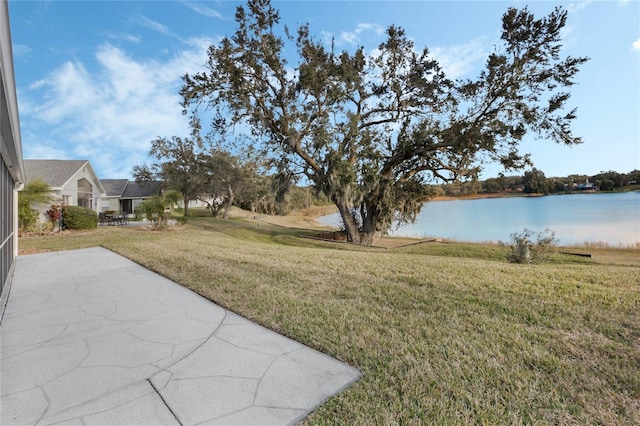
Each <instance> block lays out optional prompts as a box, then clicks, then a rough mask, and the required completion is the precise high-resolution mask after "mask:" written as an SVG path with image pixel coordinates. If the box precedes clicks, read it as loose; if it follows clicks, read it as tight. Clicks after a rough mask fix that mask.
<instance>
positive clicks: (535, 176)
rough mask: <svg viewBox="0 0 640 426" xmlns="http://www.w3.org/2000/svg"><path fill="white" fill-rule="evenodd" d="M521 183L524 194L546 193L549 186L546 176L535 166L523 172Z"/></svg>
mask: <svg viewBox="0 0 640 426" xmlns="http://www.w3.org/2000/svg"><path fill="white" fill-rule="evenodd" d="M522 185H523V186H524V192H525V193H526V194H548V193H549V186H548V183H547V178H546V177H545V175H544V173H543V172H542V171H541V170H538V169H536V168H535V167H534V168H533V169H531V170H530V171H527V172H524V176H523V178H522Z"/></svg>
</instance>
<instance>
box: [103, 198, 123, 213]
mask: <svg viewBox="0 0 640 426" xmlns="http://www.w3.org/2000/svg"><path fill="white" fill-rule="evenodd" d="M107 210H113V211H114V212H117V211H120V199H119V198H103V199H102V209H101V210H100V211H103V212H106V211H107Z"/></svg>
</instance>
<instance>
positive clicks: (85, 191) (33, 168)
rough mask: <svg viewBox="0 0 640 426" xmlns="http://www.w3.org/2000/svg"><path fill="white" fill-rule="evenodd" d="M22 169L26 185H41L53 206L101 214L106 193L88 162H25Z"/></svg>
mask: <svg viewBox="0 0 640 426" xmlns="http://www.w3.org/2000/svg"><path fill="white" fill-rule="evenodd" d="M24 168H25V174H26V179H27V184H28V183H29V182H32V181H33V180H34V179H41V180H42V181H44V182H45V183H46V184H47V185H49V187H50V188H51V192H52V194H53V196H54V203H56V204H60V205H63V206H82V207H86V208H88V209H91V210H93V211H95V212H96V213H99V212H100V210H101V208H102V197H103V196H104V195H105V190H104V188H103V186H102V183H101V182H100V179H98V177H97V176H96V174H95V172H94V171H93V168H92V167H91V164H90V163H89V160H24Z"/></svg>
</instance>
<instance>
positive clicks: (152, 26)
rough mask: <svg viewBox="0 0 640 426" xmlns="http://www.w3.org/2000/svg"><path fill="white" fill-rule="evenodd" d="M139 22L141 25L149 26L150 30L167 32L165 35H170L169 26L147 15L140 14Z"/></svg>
mask: <svg viewBox="0 0 640 426" xmlns="http://www.w3.org/2000/svg"><path fill="white" fill-rule="evenodd" d="M139 22H140V25H142V26H143V27H147V28H149V29H150V30H153V31H156V32H159V33H161V34H165V35H169V34H170V33H171V32H170V31H169V28H168V27H167V26H166V25H163V24H161V23H159V22H156V21H154V20H151V19H149V18H147V17H146V16H142V15H140V16H139Z"/></svg>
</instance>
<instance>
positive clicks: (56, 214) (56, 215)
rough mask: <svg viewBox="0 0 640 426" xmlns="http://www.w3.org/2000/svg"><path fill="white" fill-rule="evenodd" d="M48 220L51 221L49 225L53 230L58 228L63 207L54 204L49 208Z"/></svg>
mask: <svg viewBox="0 0 640 426" xmlns="http://www.w3.org/2000/svg"><path fill="white" fill-rule="evenodd" d="M46 214H47V220H48V223H49V225H50V226H49V227H50V228H51V230H52V231H54V230H55V229H56V227H57V226H58V224H59V223H60V216H62V209H60V207H58V206H56V205H52V206H51V208H50V209H49V210H47V213H46Z"/></svg>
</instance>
